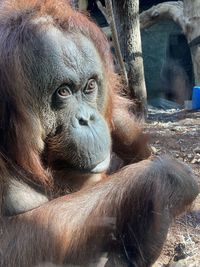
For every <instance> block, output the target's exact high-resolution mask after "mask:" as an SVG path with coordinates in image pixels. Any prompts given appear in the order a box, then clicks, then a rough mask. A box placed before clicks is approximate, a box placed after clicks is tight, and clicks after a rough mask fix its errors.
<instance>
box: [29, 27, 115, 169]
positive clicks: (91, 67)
mask: <svg viewBox="0 0 200 267" xmlns="http://www.w3.org/2000/svg"><path fill="white" fill-rule="evenodd" d="M39 38H40V43H39V45H40V54H39V55H38V53H37V54H36V55H35V57H36V60H37V62H36V64H35V65H34V66H31V68H32V73H34V72H35V75H34V77H36V78H37V80H34V85H33V86H32V87H33V88H34V87H35V86H37V87H38V86H40V87H41V89H40V91H41V95H39V96H38V98H39V99H37V100H36V101H38V100H39V101H38V102H39V103H41V105H40V107H39V108H40V114H39V116H40V120H41V121H42V128H43V131H44V138H43V139H44V141H45V143H46V150H48V152H47V153H46V154H48V158H47V159H46V161H47V162H48V164H50V165H51V166H54V165H57V166H58V165H60V166H61V167H65V168H66V167H69V168H71V169H75V170H80V171H83V172H86V173H87V172H88V173H89V172H93V173H98V172H102V171H105V170H106V169H107V168H108V165H109V161H110V147H111V141H110V134H109V129H108V126H107V123H106V121H105V120H104V118H103V116H102V114H103V112H104V103H105V101H106V92H105V89H104V87H105V84H104V82H103V77H104V74H103V71H102V70H103V67H102V64H101V60H100V57H99V55H98V53H97V51H96V49H95V47H94V45H93V44H92V42H91V41H89V40H88V39H87V38H86V37H84V36H83V35H81V34H78V33H77V34H69V33H68V34H66V33H62V32H61V31H59V30H57V29H55V28H51V29H50V30H49V31H47V32H46V33H45V34H44V33H43V34H41V36H40V37H39ZM37 74H39V76H40V77H38V75H37ZM34 79H35V78H34ZM38 80H39V82H40V84H38V85H37V81H38ZM41 81H42V82H41ZM41 84H44V87H42V85H41ZM36 90H38V89H36ZM34 97H35V96H34ZM41 107H43V108H42V109H41ZM44 107H45V108H44Z"/></svg>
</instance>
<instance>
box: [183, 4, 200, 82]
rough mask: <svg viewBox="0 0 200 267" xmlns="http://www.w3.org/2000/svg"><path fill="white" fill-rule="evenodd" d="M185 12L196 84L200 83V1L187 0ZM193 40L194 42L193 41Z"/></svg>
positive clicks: (186, 31) (186, 29)
mask: <svg viewBox="0 0 200 267" xmlns="http://www.w3.org/2000/svg"><path fill="white" fill-rule="evenodd" d="M183 13H184V17H185V19H186V25H185V34H186V37H187V40H188V42H189V44H191V45H190V51H191V56H192V62H193V70H194V77H195V84H196V85H200V1H199V0H185V1H184V5H183ZM198 37H199V38H198ZM195 39H196V42H195ZM193 40H194V42H193V43H192V41H193Z"/></svg>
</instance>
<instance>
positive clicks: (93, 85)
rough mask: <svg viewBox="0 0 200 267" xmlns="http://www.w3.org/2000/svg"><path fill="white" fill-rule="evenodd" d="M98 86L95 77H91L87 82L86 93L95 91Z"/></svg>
mask: <svg viewBox="0 0 200 267" xmlns="http://www.w3.org/2000/svg"><path fill="white" fill-rule="evenodd" d="M96 88H97V82H96V81H95V80H94V79H90V80H89V81H88V83H87V86H86V88H85V90H84V93H86V94H90V93H92V92H94V91H95V89H96Z"/></svg>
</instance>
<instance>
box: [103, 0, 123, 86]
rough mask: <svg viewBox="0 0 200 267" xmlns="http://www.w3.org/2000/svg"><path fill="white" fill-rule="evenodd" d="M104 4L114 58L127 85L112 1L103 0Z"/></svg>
mask: <svg viewBox="0 0 200 267" xmlns="http://www.w3.org/2000/svg"><path fill="white" fill-rule="evenodd" d="M98 2H99V1H98ZM105 4H106V19H107V21H108V23H109V25H110V28H111V32H112V38H113V45H114V48H115V53H116V58H117V60H118V63H119V65H120V68H121V71H122V75H123V77H124V82H125V83H126V86H127V87H128V77H127V71H126V67H125V64H124V61H123V57H122V53H121V49H120V44H119V39H118V33H117V29H116V24H115V18H114V13H113V7H112V1H111V0H105Z"/></svg>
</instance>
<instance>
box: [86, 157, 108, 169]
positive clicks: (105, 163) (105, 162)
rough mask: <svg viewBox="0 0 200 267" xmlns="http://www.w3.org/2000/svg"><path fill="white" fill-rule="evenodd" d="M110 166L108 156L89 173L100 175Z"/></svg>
mask: <svg viewBox="0 0 200 267" xmlns="http://www.w3.org/2000/svg"><path fill="white" fill-rule="evenodd" d="M109 165H110V155H108V156H107V158H106V159H104V160H103V161H101V162H100V163H98V164H97V165H96V166H95V167H94V168H93V169H92V170H91V171H90V172H91V173H101V172H104V171H106V170H107V169H108V167H109Z"/></svg>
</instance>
